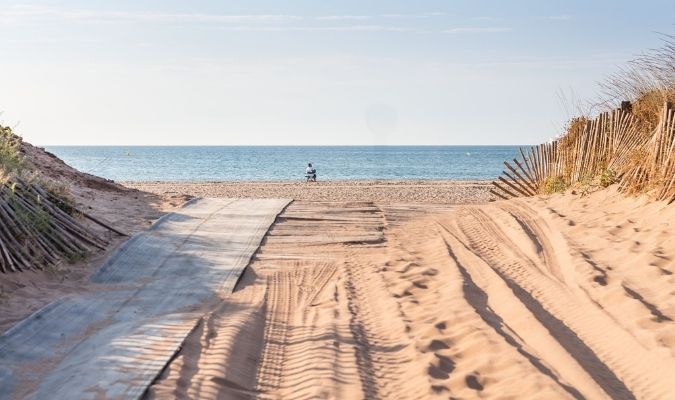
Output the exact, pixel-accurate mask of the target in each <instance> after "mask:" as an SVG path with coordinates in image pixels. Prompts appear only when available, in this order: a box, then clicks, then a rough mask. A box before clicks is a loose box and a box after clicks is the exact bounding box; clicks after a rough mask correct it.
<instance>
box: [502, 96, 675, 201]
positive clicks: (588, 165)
mask: <svg viewBox="0 0 675 400" xmlns="http://www.w3.org/2000/svg"><path fill="white" fill-rule="evenodd" d="M519 152H520V159H518V158H514V159H513V163H509V162H504V165H505V166H506V169H505V170H504V171H503V172H502V176H500V177H498V178H497V180H496V181H494V182H493V186H494V187H493V188H492V190H491V193H493V194H494V195H495V196H497V197H500V198H502V199H509V198H513V197H522V196H534V195H536V194H541V193H548V192H551V191H556V190H555V189H560V188H566V187H570V186H574V185H575V184H584V183H586V184H590V183H594V184H600V185H602V186H606V185H608V184H611V183H618V184H619V188H620V190H621V191H623V192H626V193H644V192H647V193H649V194H651V195H652V196H653V197H654V198H655V199H657V200H664V201H667V202H669V203H670V202H673V201H675V109H674V108H673V105H672V104H671V103H664V105H663V107H662V110H661V115H660V118H659V123H658V125H657V127H656V129H654V130H653V131H651V132H645V131H644V130H643V129H640V124H638V122H637V119H636V118H635V117H634V116H633V115H632V114H631V111H630V104H628V103H624V104H622V108H620V109H616V110H614V111H610V112H605V113H603V114H601V115H599V116H598V117H597V118H595V119H593V120H584V119H579V120H576V121H573V122H572V124H571V125H570V128H569V129H568V131H567V132H566V134H565V135H564V136H563V137H561V138H560V139H557V140H554V141H551V142H549V143H544V144H540V145H538V146H532V147H530V148H525V149H523V148H521V149H519ZM552 189H553V190H552Z"/></svg>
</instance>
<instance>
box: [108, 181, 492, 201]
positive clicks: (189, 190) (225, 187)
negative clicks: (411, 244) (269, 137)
mask: <svg viewBox="0 0 675 400" xmlns="http://www.w3.org/2000/svg"><path fill="white" fill-rule="evenodd" d="M120 183H121V184H122V185H124V186H126V187H130V188H134V189H138V190H141V191H144V192H150V193H154V194H158V195H162V196H167V195H168V196H171V195H182V194H187V195H190V196H195V197H241V198H290V199H295V200H307V201H375V202H378V203H382V204H390V203H415V202H417V203H436V204H467V203H485V202H488V201H490V200H493V199H494V198H495V197H494V196H493V195H491V194H490V193H489V191H490V188H491V187H492V186H491V184H490V182H489V181H433V180H373V181H368V180H351V181H319V182H307V183H305V182H300V181H286V182H278V181H277V182H274V181H272V182H120Z"/></svg>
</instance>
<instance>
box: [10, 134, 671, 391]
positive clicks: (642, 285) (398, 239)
mask: <svg viewBox="0 0 675 400" xmlns="http://www.w3.org/2000/svg"><path fill="white" fill-rule="evenodd" d="M26 149H27V150H26V151H27V152H29V153H31V152H32V153H34V154H32V155H31V157H32V158H33V159H34V160H37V161H36V162H37V163H38V164H39V165H40V166H41V168H42V169H43V170H44V173H45V174H52V175H53V177H60V179H61V181H62V182H68V185H69V188H70V191H71V193H72V195H73V198H74V200H75V201H76V203H77V205H78V207H80V208H82V209H88V210H90V212H91V213H92V214H94V215H95V216H97V217H99V218H101V219H103V220H105V221H108V222H110V223H111V224H114V225H116V226H119V227H121V228H123V229H125V230H126V231H127V232H128V233H129V234H133V233H134V232H139V231H142V230H144V229H145V228H146V227H147V226H149V225H150V224H151V223H152V222H153V221H155V220H156V219H157V218H159V217H160V216H161V215H164V214H165V213H166V212H171V211H174V212H177V213H179V214H180V212H181V211H180V209H179V208H176V207H179V206H180V205H181V204H182V203H183V202H185V201H186V200H188V199H190V198H192V197H193V196H200V197H201V196H210V197H233V196H236V197H277V196H278V197H288V198H292V199H293V201H292V202H291V203H290V205H288V206H287V207H286V208H285V209H284V210H283V211H282V212H281V214H279V215H278V217H277V218H276V221H275V222H274V223H273V224H272V226H271V228H270V229H269V231H268V232H267V234H266V235H265V237H264V239H263V241H262V245H261V246H260V247H259V248H258V250H257V251H256V252H255V254H254V256H253V258H252V260H251V261H250V263H249V264H248V266H247V268H246V269H245V272H244V274H243V275H242V277H241V278H240V280H239V282H238V283H237V285H236V287H235V289H234V292H233V293H231V294H229V293H222V294H220V295H219V296H218V298H217V299H216V301H211V302H208V303H206V304H205V305H204V306H203V307H202V308H200V309H197V310H193V311H195V312H198V313H200V314H201V315H202V317H201V318H200V319H199V322H198V324H197V326H196V327H195V328H194V329H192V333H190V334H189V336H187V337H186V338H185V339H184V341H183V344H182V345H181V346H180V351H179V352H178V353H177V354H176V356H175V357H173V358H172V359H171V360H170V361H169V362H168V364H166V365H165V366H164V367H163V370H162V372H161V374H160V375H159V376H158V377H157V379H156V380H155V381H154V383H153V384H152V385H151V386H150V387H149V388H148V390H147V392H146V395H145V397H146V398H167V397H171V398H184V399H188V398H202V399H232V398H242V399H244V398H246V399H248V398H260V399H277V398H345V399H346V398H411V399H413V398H439V399H440V398H448V397H453V398H500V399H502V398H514V399H515V398H523V397H527V398H545V399H554V398H555V399H557V398H589V399H596V398H597V399H600V398H617V399H619V398H620V399H632V398H639V399H660V398H668V397H670V396H671V395H672V394H673V393H675V385H674V384H673V381H672V379H671V377H672V376H673V375H675V352H674V351H673V348H674V346H675V323H674V322H673V320H674V319H675V293H674V292H673V289H672V288H673V285H675V281H674V280H673V272H675V264H674V260H675V242H673V237H675V230H674V229H675V228H674V226H673V221H675V209H674V208H673V207H672V205H667V204H666V203H664V202H658V201H650V200H649V199H647V198H646V197H645V198H636V197H629V196H625V195H624V194H621V193H618V192H617V190H616V187H615V186H612V187H610V188H608V189H604V190H597V191H595V192H594V193H590V194H588V195H584V196H581V195H580V194H579V193H577V192H575V191H573V190H568V191H567V192H566V193H563V194H555V195H551V196H536V197H532V198H521V199H512V200H508V201H502V200H500V201H495V202H490V196H489V195H488V193H487V191H488V190H489V186H488V185H487V184H486V183H485V182H426V181H377V182H363V181H355V182H320V183H318V184H305V183H297V182H296V183H288V182H286V183H282V182H262V183H215V182H214V183H135V184H131V183H126V185H127V186H129V187H123V186H120V185H118V184H116V183H113V182H110V181H105V180H103V179H101V178H97V177H93V176H91V175H86V174H82V173H80V172H77V171H75V170H73V169H72V168H70V167H68V166H67V165H65V164H64V163H62V162H61V161H60V160H58V159H56V158H54V157H52V156H49V155H48V154H46V153H43V152H42V151H41V150H39V149H36V148H33V147H30V146H28V147H26ZM125 240H126V238H125V237H117V238H114V240H113V244H112V246H111V247H110V248H109V249H108V250H106V251H104V252H98V253H95V254H92V255H91V256H90V257H89V258H88V259H87V260H85V261H81V262H79V263H76V264H62V265H59V266H56V267H54V268H51V269H49V270H45V271H31V272H24V273H19V274H5V275H4V276H3V277H2V278H3V280H2V286H1V288H2V293H3V295H2V298H1V301H0V315H1V316H2V318H1V319H0V327H1V328H3V329H7V328H9V327H11V326H12V325H13V324H14V323H16V322H17V321H20V320H21V319H23V318H24V317H26V316H28V315H29V314H30V313H31V312H33V311H35V310H37V309H38V308H40V307H42V306H44V305H46V304H47V303H49V302H51V301H53V300H56V299H59V298H63V297H64V296H72V295H81V294H85V295H87V294H89V295H91V294H92V293H95V292H96V291H97V290H99V286H97V285H96V284H92V283H91V282H90V281H89V276H90V275H91V274H92V272H94V271H96V270H97V269H98V268H99V267H100V266H101V264H102V263H103V262H104V260H105V259H106V258H107V257H108V256H109V255H110V254H111V252H113V251H115V249H116V248H117V247H118V246H120V245H121V244H122V243H124V242H125ZM53 363H56V361H53ZM54 365H56V364H54ZM41 371H42V370H41ZM44 371H46V370H44ZM31 382H32V383H30V382H29V383H27V384H26V385H24V386H22V390H23V392H22V393H29V392H30V391H31V390H32V388H35V387H37V386H31V385H37V384H39V382H40V381H39V380H32V381H31Z"/></svg>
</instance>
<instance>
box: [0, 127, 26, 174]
mask: <svg viewBox="0 0 675 400" xmlns="http://www.w3.org/2000/svg"><path fill="white" fill-rule="evenodd" d="M20 149H21V138H20V137H18V136H16V135H15V134H14V133H13V132H12V129H10V128H8V127H4V126H0V175H1V173H4V174H10V173H16V172H19V171H20V170H21V169H22V168H23V163H24V160H23V157H22V155H21V151H20Z"/></svg>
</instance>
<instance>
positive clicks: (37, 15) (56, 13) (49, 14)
mask: <svg viewBox="0 0 675 400" xmlns="http://www.w3.org/2000/svg"><path fill="white" fill-rule="evenodd" d="M300 19H303V17H302V16H298V15H283V14H252V15H224V14H201V13H151V12H117V11H112V12H99V11H90V10H65V9H57V8H51V7H41V6H14V7H11V8H10V9H9V10H7V11H2V12H0V20H4V21H6V22H12V21H14V22H20V21H26V20H40V21H44V20H71V21H82V22H153V21H154V22H212V23H244V22H284V21H294V20H300Z"/></svg>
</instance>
